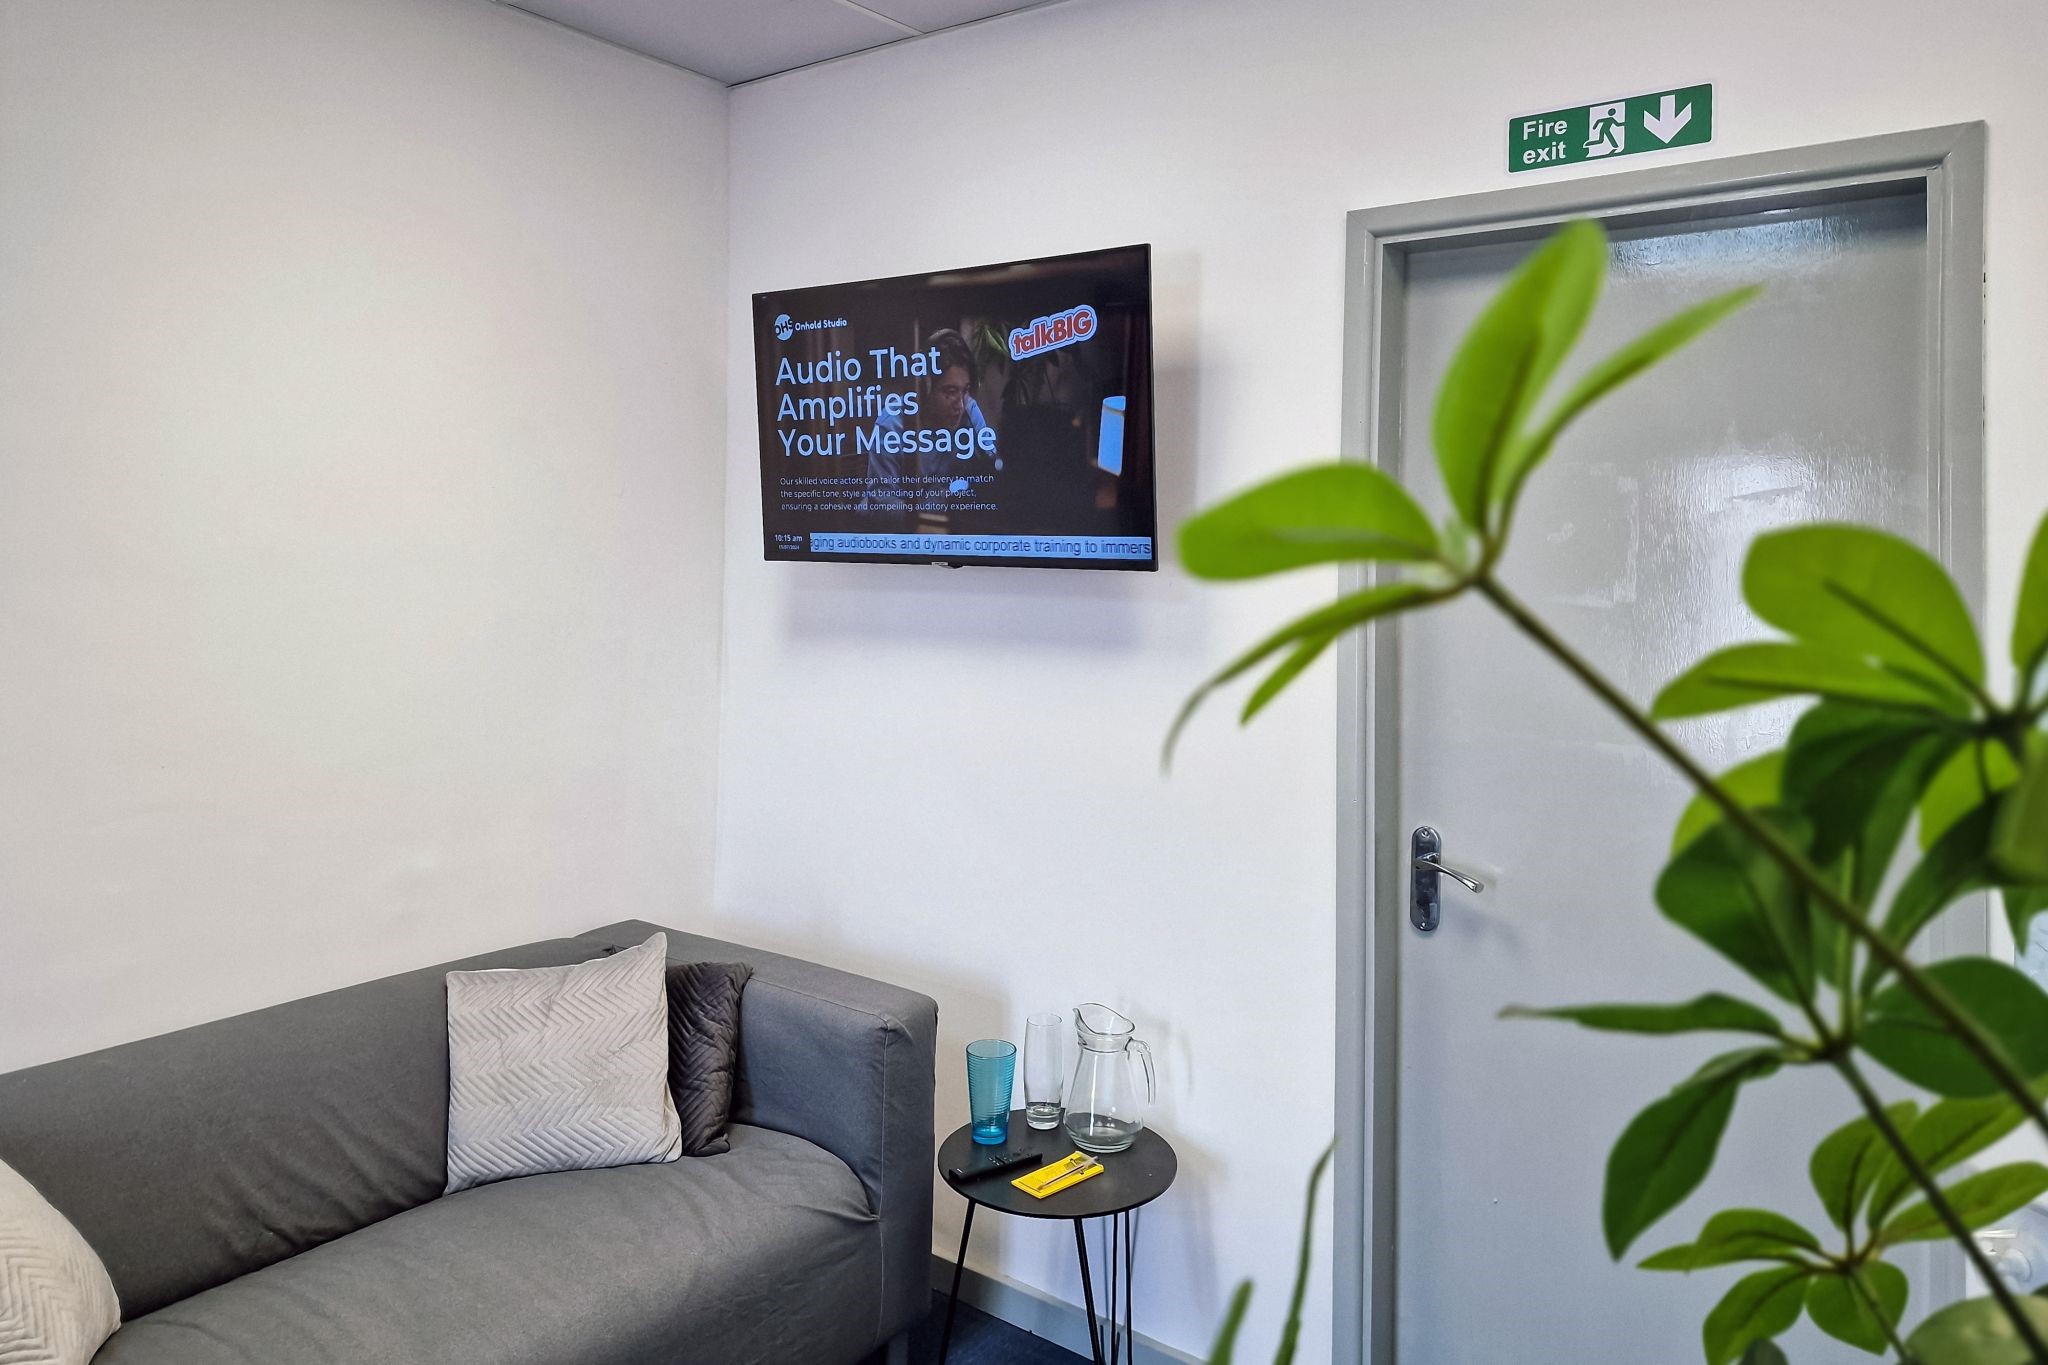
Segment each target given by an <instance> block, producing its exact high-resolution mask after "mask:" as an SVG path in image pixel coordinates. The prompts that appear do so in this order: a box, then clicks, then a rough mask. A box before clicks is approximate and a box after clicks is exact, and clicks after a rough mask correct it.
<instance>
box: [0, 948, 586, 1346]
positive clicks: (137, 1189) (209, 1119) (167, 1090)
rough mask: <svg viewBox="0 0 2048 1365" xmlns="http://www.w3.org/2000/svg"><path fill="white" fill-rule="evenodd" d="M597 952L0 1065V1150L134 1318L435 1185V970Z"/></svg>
mask: <svg viewBox="0 0 2048 1365" xmlns="http://www.w3.org/2000/svg"><path fill="white" fill-rule="evenodd" d="M601 951H603V950H602V948H601V947H600V946H599V945H594V944H592V943H590V942H589V941H588V940H584V939H555V940H551V941H548V942H544V943H533V944H528V945H526V946H524V947H520V948H510V949H506V950H504V951H502V952H495V953H490V954H487V955H485V956H482V957H475V958H470V959H468V960H466V961H463V962H451V963H445V964H443V965H440V966H436V967H427V968H424V969H422V970H419V971H413V972H407V973H405V974H404V975H402V976H393V977H386V978H384V979H383V980H381V981H372V982H369V983H368V984H366V985H361V986H350V987H348V988H347V989H344V990H338V991H330V992H328V993H327V994H325V995H316V996H311V997H309V998H307V999H304V1000H294V1001H292V1002H291V1003H289V1004H285V1005H277V1006H274V1007H273V1008H270V1009H264V1010H257V1011H256V1012H255V1013H253V1014H243V1015H237V1016H236V1017H234V1018H232V1019H222V1020H219V1021H217V1022H215V1023H211V1024H201V1025H199V1026H198V1027H196V1028H188V1029H182V1030H180V1031H179V1032H176V1033H167V1034H164V1035H163V1036H161V1037H158V1038H146V1039H144V1040H142V1041H141V1042H137V1043H127V1044H124V1045H122V1046H120V1047H113V1048H108V1049H106V1050H105V1051H103V1052H93V1053H88V1054H86V1055H85V1056H83V1057H73V1058H70V1059H68V1060H65V1061H61V1062H51V1063H48V1064H47V1065H44V1066H35V1067H30V1068H28V1069H27V1070H25V1071H16V1072H11V1073H9V1074H6V1075H0V1161H5V1162H6V1163H7V1164H9V1165H10V1166H12V1167H14V1169H16V1170H17V1171H20V1172H21V1173H22V1175H24V1176H25V1177H27V1178H28V1180H29V1182H30V1183H31V1184H33V1185H34V1186H35V1187H36V1188H37V1189H39V1190H41V1191H42V1192H43V1195H44V1196H45V1197H46V1198H48V1199H49V1201H50V1203H52V1204H53V1205H55V1206H56V1207H57V1209H58V1211H59V1212H61V1213H63V1214H64V1216H65V1217H67V1218H69V1219H70V1220H71V1222H72V1224H73V1226H75V1227H76V1228H77V1229H78V1230H79V1232H80V1233H81V1234H83V1235H84V1237H85V1240H86V1241H87V1242H89V1243H90V1244H91V1245H92V1248H93V1250H94V1251H97V1252H98V1253H99V1254H100V1259H101V1260H103V1261H104V1262H106V1266H107V1273H108V1274H109V1275H111V1276H112V1277H113V1281H114V1288H115V1290H116V1291H117V1292H118V1293H119V1294H120V1296H121V1308H122V1312H123V1314H124V1315H125V1316H127V1317H130V1318H136V1317H140V1316H141V1315H142V1314H144V1313H148V1312H151V1311H152V1310H154V1309H157V1308H161V1307H162V1306H163V1305H165V1304H167V1303H173V1302H175V1301H177V1300H179V1299H182V1298H184V1297H186V1296H187V1295H189V1294H196V1293H198V1292H199V1291H200V1290H202V1289H207V1288H210V1287H212V1286H214V1285H217V1284H221V1283H223V1282H225V1281H228V1280H231V1279H233V1278H234V1277H235V1276H237V1275H241V1274H245V1273H247V1272H248V1271H251V1270H255V1269H258V1268H259V1267H261V1266H266V1265H269V1264H270V1263H271V1262H273V1261H280V1260H283V1259H284V1258H285V1257H287V1256H291V1255H294V1254H296V1253H298V1252H301V1251H304V1250H306V1249H307V1248H308V1247H313V1246H318V1245H319V1244H320V1243H322V1242H325V1241H328V1240H329V1239H331V1238H335V1237H339V1236H341V1235H342V1234H343V1233H347V1232H353V1231H354V1230H355V1229H357V1228H360V1227H364V1226H366V1225H368V1224H370V1223H374V1222H376V1221H377V1220H378V1219H380V1218H388V1217H390V1216H391V1215H392V1214H394V1213H397V1212H399V1211H400V1210H402V1209H408V1208H411V1207H413V1206H414V1205H416V1204H422V1203H425V1202H426V1201H428V1200H430V1199H432V1198H434V1197H435V1196H436V1195H438V1194H440V1193H441V1189H442V1186H443V1184H444V1183H445V1182H446V1180H447V1165H446V1152H447V1144H448V1018H447V1007H446V1003H445V999H444V995H443V986H442V978H443V977H445V976H446V975H447V973H448V972H449V970H450V969H451V968H475V967H545V966H553V965H557V964H560V963H566V962H582V961H584V960H586V959H588V958H591V957H595V956H597V955H598V954H599V953H600V952H601Z"/></svg>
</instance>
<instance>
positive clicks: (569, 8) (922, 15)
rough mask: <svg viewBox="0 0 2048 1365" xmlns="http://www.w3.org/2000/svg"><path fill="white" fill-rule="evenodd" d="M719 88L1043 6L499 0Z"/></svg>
mask: <svg viewBox="0 0 2048 1365" xmlns="http://www.w3.org/2000/svg"><path fill="white" fill-rule="evenodd" d="M499 3H501V4H508V5H512V6H514V7H515V8H518V9H523V10H526V11H528V12H530V13H533V14H538V15H540V16H541V17H542V18H545V19H553V20H554V21H555V22H557V23H560V24H566V25H567V26H568V27H570V28H573V29H577V30H580V31H581V32H584V33H588V34H591V35H592V36H594V37H598V38H602V39H604V40H605V41H606V42H611V43H617V44H618V45H619V46H620V47H629V48H632V49H633V50H634V51H636V52H644V53H646V54H647V55H648V56H650V57H659V58H660V59H661V60H663V61H665V62H673V63H674V64H675V65H677V66H682V67H688V68H689V69H690V70H692V71H698V72H702V73H703V74H704V75H706V76H710V77H712V78H713V79H715V80H721V81H724V82H725V83H726V84H727V85H736V84H738V83H739V82H741V81H750V80H754V79H757V78H758V77H761V76H771V75H773V74H775V73H776V72H778V71H787V70H789V69H790V68H791V67H797V66H808V65H809V64H810V63H812V62H822V61H824V60H826V59H827V58H829V57H843V56H845V55H846V54H847V53H849V52H860V51H862V50H864V49H866V48H871V47H880V46H881V45H882V44H884V43H894V42H900V41H901V40H903V39H905V38H915V37H918V36H920V35H922V34H926V33H935V32H937V31H938V30H940V29H942V28H952V27H954V26H955V25H957V24H968V23H972V22H974V21H975V20H977V19H987V18H989V17H991V16H993V15H997V14H1007V13H1009V12H1011V11H1013V10H1020V9H1030V8H1031V7H1032V6H1034V5H1036V4H1040V3H1044V0H864V3H860V4H856V3H854V0H499Z"/></svg>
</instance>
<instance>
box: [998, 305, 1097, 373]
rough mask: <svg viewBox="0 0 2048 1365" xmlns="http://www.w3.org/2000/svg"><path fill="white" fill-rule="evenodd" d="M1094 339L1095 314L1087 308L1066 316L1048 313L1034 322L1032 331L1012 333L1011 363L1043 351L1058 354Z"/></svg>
mask: <svg viewBox="0 0 2048 1365" xmlns="http://www.w3.org/2000/svg"><path fill="white" fill-rule="evenodd" d="M1094 335H1095V310H1094V309H1093V308H1090V307H1089V306H1088V305H1087V304H1085V303H1084V304H1081V305H1079V306H1078V307H1075V308H1069V309H1067V310H1066V311H1065V312H1064V313H1048V314H1047V315H1046V316H1044V317H1042V318H1033V319H1031V325H1030V326H1029V327H1012V328H1011V329H1010V359H1012V360H1022V359H1023V358H1024V357H1025V356H1027V355H1037V354H1038V353H1039V352H1040V351H1057V350H1058V349H1059V348H1060V347H1062V346H1071V345H1073V344H1074V343H1075V342H1077V341H1086V340H1087V339H1088V338H1089V337H1092V336H1094Z"/></svg>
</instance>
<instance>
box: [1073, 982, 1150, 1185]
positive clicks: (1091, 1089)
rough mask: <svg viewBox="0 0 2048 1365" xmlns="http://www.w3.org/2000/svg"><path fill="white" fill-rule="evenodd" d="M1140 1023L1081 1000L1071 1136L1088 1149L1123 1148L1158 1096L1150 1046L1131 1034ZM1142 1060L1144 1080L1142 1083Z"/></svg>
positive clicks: (1076, 1028) (1076, 1026)
mask: <svg viewBox="0 0 2048 1365" xmlns="http://www.w3.org/2000/svg"><path fill="white" fill-rule="evenodd" d="M1137 1027H1138V1026H1137V1025H1136V1024H1133V1023H1132V1022H1131V1021H1130V1020H1128V1019H1126V1018H1124V1017H1123V1016H1122V1015H1121V1014H1118V1013H1117V1012H1116V1011H1115V1010H1113V1009H1111V1008H1110V1007H1109V1006H1107V1005H1092V1004H1091V1005H1080V1006H1077V1007H1076V1008H1075V1010H1074V1032H1075V1034H1076V1035H1077V1036H1078V1037H1079V1039H1080V1043H1081V1055H1080V1057H1079V1059H1078V1060H1076V1061H1075V1063H1074V1080H1073V1083H1072V1084H1071V1085H1069V1086H1068V1087H1067V1117H1066V1120H1065V1122H1066V1126H1067V1136H1068V1137H1070V1138H1072V1139H1073V1142H1074V1145H1075V1146H1076V1147H1079V1148H1080V1149H1081V1150H1082V1151H1084V1152H1121V1151H1123V1150H1124V1149H1125V1148H1126V1147H1129V1146H1130V1145H1131V1143H1132V1142H1134V1141H1135V1140H1136V1139H1137V1136H1138V1132H1139V1130H1140V1129H1142V1128H1143V1127H1144V1126H1145V1111H1146V1109H1148V1108H1149V1107H1150V1106H1151V1105H1152V1104H1153V1103H1154V1102H1155V1101H1156V1100H1157V1099H1158V1097H1159V1096H1158V1086H1157V1082H1156V1080H1155V1078H1154V1076H1153V1074H1152V1049H1151V1048H1149V1047H1146V1046H1145V1045H1144V1044H1143V1043H1141V1042H1139V1041H1138V1040H1137V1039H1136V1038H1134V1037H1132V1036H1131V1035H1132V1034H1133V1033H1134V1032H1135V1031H1136V1030H1137ZM1138 1062H1143V1063H1144V1064H1145V1078H1144V1079H1145V1085H1144V1089H1143V1090H1142V1091H1140V1090H1139V1088H1138Z"/></svg>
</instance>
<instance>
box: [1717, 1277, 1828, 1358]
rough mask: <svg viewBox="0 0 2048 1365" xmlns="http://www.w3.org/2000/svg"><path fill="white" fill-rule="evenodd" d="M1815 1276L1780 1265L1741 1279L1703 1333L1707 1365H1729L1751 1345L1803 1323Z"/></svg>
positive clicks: (1719, 1306) (1721, 1303)
mask: <svg viewBox="0 0 2048 1365" xmlns="http://www.w3.org/2000/svg"><path fill="white" fill-rule="evenodd" d="M1812 1274H1813V1272H1812V1271H1811V1270H1808V1269H1807V1268H1806V1267H1804V1266H1780V1267H1778V1268H1777V1269H1774V1270H1759V1271H1758V1272H1757V1273H1756V1274H1754V1275H1745V1276H1744V1277H1743V1278H1741V1279H1739V1280H1737V1281H1736V1282H1735V1287H1734V1288H1733V1289H1730V1290H1729V1291H1728V1292H1727V1294H1726V1295H1724V1296H1723V1297H1722V1299H1721V1301H1720V1302H1719V1303H1717V1304H1715V1305H1714V1310H1713V1311H1712V1312H1711V1313H1709V1314H1707V1321H1706V1325H1705V1326H1704V1327H1703V1328H1702V1329H1701V1331H1700V1337H1701V1340H1702V1341H1703V1342H1704V1344H1705V1345H1706V1348H1707V1365H1729V1362H1730V1361H1732V1360H1734V1359H1735V1357H1737V1356H1739V1355H1741V1354H1742V1352H1743V1350H1744V1349H1745V1348H1746V1347H1747V1346H1748V1345H1749V1344H1750V1343H1751V1342H1753V1341H1762V1340H1766V1339H1768V1338H1770V1337H1775V1336H1777V1335H1778V1334H1779V1333H1781V1332H1784V1331H1786V1330H1787V1329H1789V1328H1790V1327H1791V1326H1792V1324H1793V1323H1795V1322H1797V1321H1799V1309H1800V1307H1801V1306H1802V1305H1803V1304H1804V1303H1805V1302H1806V1281H1807V1279H1808V1277H1810V1276H1811V1275H1812Z"/></svg>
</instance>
